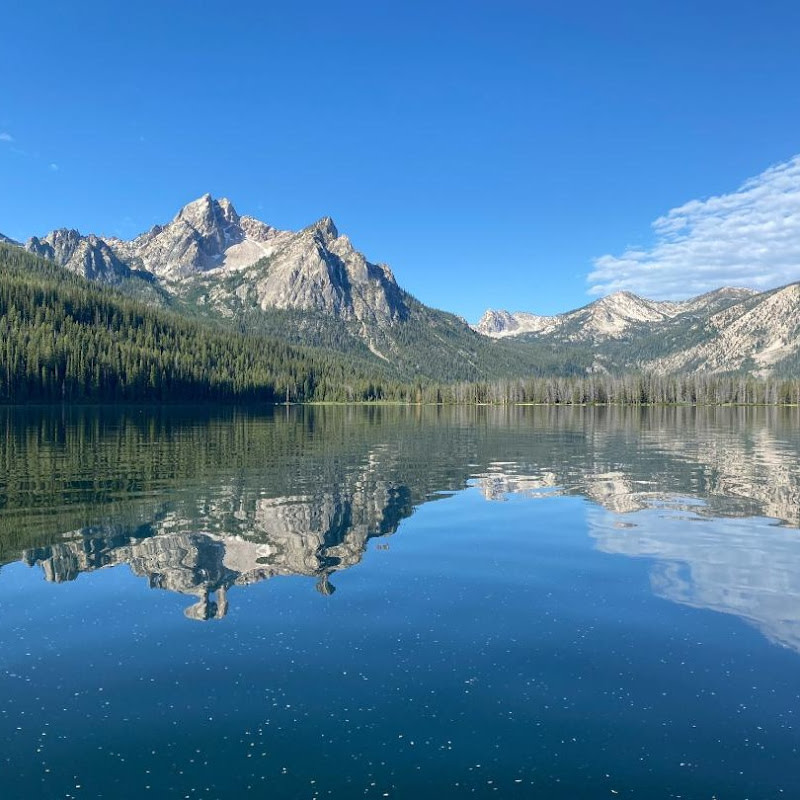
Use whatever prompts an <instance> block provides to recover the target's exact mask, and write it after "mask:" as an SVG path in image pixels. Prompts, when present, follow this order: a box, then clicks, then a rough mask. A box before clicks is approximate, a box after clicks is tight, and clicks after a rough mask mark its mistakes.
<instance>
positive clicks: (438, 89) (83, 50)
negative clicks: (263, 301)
mask: <svg viewBox="0 0 800 800" xmlns="http://www.w3.org/2000/svg"><path fill="white" fill-rule="evenodd" d="M117 8H118V6H117V4H112V3H107V2H80V1H79V2H75V3H70V4H66V3H55V2H51V3H44V2H39V1H37V0H28V2H26V3H25V4H22V3H19V2H14V3H11V4H6V7H5V8H4V10H3V24H2V31H0V76H2V77H0V232H2V233H5V234H6V235H9V236H12V237H14V238H27V237H28V236H30V235H32V234H43V233H45V232H47V231H48V230H50V229H52V228H54V227H59V226H67V227H76V228H78V229H79V230H81V231H82V232H96V233H104V234H116V235H120V236H124V237H130V236H133V235H135V234H136V233H139V232H141V231H143V230H145V229H147V228H149V227H150V226H151V225H152V224H154V223H156V222H165V221H167V220H169V219H171V218H172V217H173V216H174V214H175V213H176V212H177V210H178V208H179V207H180V206H182V205H183V204H185V203H186V202H188V201H189V200H191V199H194V198H195V197H198V196H200V195H201V194H203V193H205V192H207V191H209V192H211V193H212V194H213V195H215V196H225V197H229V198H230V199H231V200H232V201H233V203H234V205H235V206H236V208H237V210H238V211H239V212H240V213H247V214H252V215H254V216H257V217H259V218H261V219H263V220H265V221H267V222H269V223H271V224H273V225H276V226H279V227H286V228H300V227H303V226H305V225H306V224H309V223H310V222H312V221H314V220H315V219H317V218H318V217H321V216H323V215H326V214H330V215H331V216H332V217H333V218H334V219H335V220H336V223H337V225H338V227H339V229H340V231H342V232H345V233H347V234H349V235H350V237H351V238H352V239H353V242H354V244H355V245H356V246H357V247H358V248H359V249H361V250H363V251H364V252H365V254H366V255H367V256H368V257H369V258H370V259H371V260H375V261H385V262H388V263H389V264H390V265H391V266H392V268H393V270H394V272H395V275H396V277H397V279H398V282H399V283H400V284H401V285H402V286H403V287H404V288H406V289H408V290H409V291H410V292H412V294H414V295H415V296H417V297H418V298H419V299H421V300H422V301H424V302H426V303H428V304H430V305H434V306H437V307H440V308H446V309H448V310H452V311H455V312H457V313H459V314H462V315H463V316H465V317H467V318H468V319H469V320H475V319H477V317H478V316H479V315H480V314H481V312H482V311H483V310H484V309H485V308H486V307H494V308H508V309H513V310H528V311H534V312H538V313H554V312H558V311H563V310H566V309H568V308H574V307H576V306H579V305H582V304H584V303H586V302H588V301H589V300H591V299H592V298H593V297H594V296H595V295H596V294H602V293H604V292H606V291H611V290H614V289H617V288H630V289H632V290H638V291H642V292H644V293H648V292H649V293H650V294H651V295H652V296H670V295H679V294H682V293H683V294H685V293H686V292H687V291H688V288H687V287H690V288H691V289H692V290H694V289H704V288H706V287H710V285H711V284H712V283H713V284H715V285H721V284H724V283H731V282H732V283H737V282H738V283H750V284H753V283H755V282H757V281H760V282H761V284H768V283H772V284H773V285H777V283H780V282H787V281H788V280H799V279H800V270H798V274H797V275H796V276H794V275H793V273H792V269H793V267H792V263H795V262H793V261H792V259H793V258H794V254H793V251H792V249H791V246H790V244H789V243H790V242H794V241H800V205H798V203H797V202H796V201H797V197H798V195H800V184H799V183H798V181H800V178H799V177H798V176H799V175H800V165H798V164H797V162H793V161H792V158H793V157H794V156H795V155H796V154H797V153H798V152H800V143H799V142H798V137H800V133H798V132H800V99H798V93H797V80H798V76H800V47H798V46H797V35H796V34H797V30H800V4H797V3H790V2H775V1H774V0H773V1H770V0H767V2H762V3H759V4H755V3H731V2H729V1H728V2H717V1H716V0H704V2H702V3H697V2H691V3H689V2H682V1H681V0H677V1H676V2H672V3H651V2H644V1H643V0H631V2H616V1H615V0H607V2H604V3H597V2H594V1H592V2H564V1H563V0H562V1H561V2H548V1H545V2H534V0H528V2H510V1H508V0H496V1H495V2H491V3H490V2H469V1H468V0H461V1H460V2H457V3H456V2H447V1H445V2H436V3H431V2H425V3H422V2H416V0H406V2H403V3H391V4H390V3H384V2H379V1H378V0H370V2H341V3H317V2H296V3H286V2H282V3H267V2H258V3H250V2H247V0H241V1H240V2H238V3H236V4H234V5H229V6H227V7H226V6H224V5H222V4H219V3H204V2H198V1H195V2H191V3H190V2H149V0H140V2H137V3H136V4H127V5H126V6H125V10H124V12H122V11H118V10H116V9H117ZM776 165H777V169H778V172H779V174H778V176H777V179H776V177H775V174H774V172H766V173H765V170H768V169H769V168H770V167H775V166H776ZM748 179H750V180H751V183H752V181H753V180H755V186H754V187H753V186H752V185H751V188H750V189H749V190H748V189H747V188H746V187H745V190H744V193H742V192H737V190H738V189H739V187H741V186H742V184H743V183H744V182H745V181H747V180H748ZM778 179H779V180H778ZM776 180H778V183H779V184H780V186H778V187H777V188H776V184H775V181H776ZM764 186H766V189H764V188H763V187H764ZM795 190H797V191H795ZM775 191H777V192H778V194H779V197H778V199H777V202H776V200H775V195H774V192H775ZM748 192H749V193H748ZM765 192H766V195H765ZM770 192H773V193H772V194H770ZM714 196H718V197H717V198H716V201H714V200H712V201H708V198H713V197H714ZM765 197H766V201H768V202H766V201H765ZM693 201H700V203H699V206H698V205H696V204H695V205H692V203H693ZM687 203H688V204H689V206H688V211H687V210H686V208H687V206H686V204H687ZM709 203H710V204H709ZM753 203H756V205H757V208H756V209H755V212H757V213H755V212H753V213H754V214H755V218H757V220H759V221H760V225H761V227H760V228H758V230H757V233H758V231H760V232H761V233H758V236H760V235H761V234H763V235H764V236H766V238H765V239H764V240H763V242H761V240H760V239H758V238H756V239H755V240H754V239H752V237H751V238H750V239H747V241H748V242H749V243H750V244H751V245H752V246H751V247H750V250H751V251H752V253H751V255H752V258H750V257H749V256H748V258H749V259H750V260H747V263H744V261H743V258H742V257H741V253H742V248H741V244H742V237H743V236H744V237H746V236H749V235H750V234H748V233H747V232H748V231H750V232H752V231H753V230H755V229H754V228H753V222H752V220H753V217H752V216H748V214H750V212H751V211H753V209H752V206H753ZM681 209H684V210H683V211H681ZM670 212H673V213H672V217H671V219H672V222H671V223H668V224H667V223H664V222H663V221H662V222H660V223H659V224H658V225H656V227H655V228H654V227H653V223H654V222H655V221H657V220H659V219H660V218H662V219H663V218H665V217H666V218H667V219H670V217H669V215H670ZM719 215H722V217H721V223H720V224H718V219H720V217H719ZM742 215H744V216H742ZM770 215H772V216H770ZM773 217H775V219H778V220H779V221H780V222H779V224H780V226H782V227H781V231H782V234H781V236H776V235H775V219H773ZM675 220H679V222H680V224H676V223H675ZM794 226H796V227H794ZM698 231H699V232H698ZM719 231H723V232H724V231H727V232H728V233H727V234H725V235H726V236H728V239H726V242H727V243H728V244H727V249H726V247H722V248H720V247H719V243H718V241H717V236H718V232H719ZM795 233H797V234H798V235H797V236H795V235H794V234H795ZM698 236H700V237H701V238H700V239H698ZM753 242H755V244H753ZM775 248H778V249H779V250H780V252H779V253H777V254H776V251H775ZM780 248H783V249H780ZM711 251H713V253H714V258H713V259H711V261H712V262H713V263H710V262H709V263H707V262H708V259H709V253H710V252H711ZM767 251H768V256H769V259H768V261H767V262H762V261H759V258H761V257H762V256H763V254H764V252H767ZM737 253H738V254H739V257H738V260H737V257H736V256H737ZM759 254H761V255H759ZM753 258H754V259H755V261H753V260H752V259H753ZM714 259H716V260H714ZM729 260H732V261H731V263H730V264H729V263H728V261H729ZM734 262H735V263H734ZM798 265H800V253H798V258H797V261H796V263H795V267H794V268H795V269H797V268H798ZM697 275H701V276H704V277H703V279H702V280H701V279H700V278H698V279H697V280H694V279H693V276H695V277H696V276H697ZM590 276H591V277H590ZM653 276H656V278H657V280H656V279H654V277H653ZM590 290H593V292H594V294H591V293H590Z"/></svg>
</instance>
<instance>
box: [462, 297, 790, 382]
mask: <svg viewBox="0 0 800 800" xmlns="http://www.w3.org/2000/svg"><path fill="white" fill-rule="evenodd" d="M475 330H477V331H478V332H480V333H482V334H483V335H485V336H488V337H491V338H494V339H504V340H505V341H507V342H512V341H513V342H517V343H518V344H519V346H520V347H524V346H526V345H530V344H531V343H536V344H538V345H539V346H544V345H547V346H551V347H555V348H559V349H561V350H562V351H564V352H569V351H571V350H574V349H576V348H580V347H590V348H591V349H592V352H593V354H594V359H593V363H592V367H591V370H592V371H598V372H614V371H625V370H631V369H636V370H645V371H652V372H655V373H659V374H669V373H678V372H688V371H701V372H708V373H730V372H748V373H751V374H754V375H757V376H759V377H767V376H769V375H773V374H777V375H788V374H791V373H793V372H795V371H796V368H797V366H798V365H800V284H791V285H789V286H785V287H782V288H779V289H773V290H770V291H767V292H762V293H758V292H755V291H753V290H752V289H742V288H730V287H725V288H722V289H718V290H716V291H713V292H708V293H706V294H703V295H700V296H698V297H694V298H691V299H689V300H684V301H681V302H671V301H653V300H647V299H645V298H641V297H637V296H636V295H634V294H631V293H630V292H617V293H616V294H612V295H609V296H607V297H604V298H602V299H600V300H597V301H595V302H594V303H590V304H589V305H587V306H584V307H583V308H580V309H577V310H575V311H570V312H567V313H565V314H559V315H557V316H552V317H542V316H537V315H535V314H530V313H527V312H508V311H496V310H488V311H486V313H485V314H484V315H483V317H482V318H481V319H480V321H479V322H478V323H477V324H476V325H475Z"/></svg>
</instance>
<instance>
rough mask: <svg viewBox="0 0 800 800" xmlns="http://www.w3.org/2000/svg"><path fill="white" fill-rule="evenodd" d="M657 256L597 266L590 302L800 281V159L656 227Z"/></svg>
mask: <svg viewBox="0 0 800 800" xmlns="http://www.w3.org/2000/svg"><path fill="white" fill-rule="evenodd" d="M653 230H654V231H655V234H656V243H655V245H654V246H653V247H652V248H649V249H644V248H634V247H629V248H628V249H626V250H625V252H624V253H623V254H622V255H621V256H612V255H604V256H601V257H600V258H596V259H595V260H594V270H593V271H592V272H591V273H590V274H589V276H588V281H589V284H590V288H589V291H590V293H591V294H607V293H609V292H616V291H620V290H628V291H632V292H635V293H636V294H642V295H644V296H646V297H651V298H655V299H667V298H669V299H681V298H685V297H690V296H692V295H696V294H702V293H703V292H707V291H711V290H712V289H717V288H719V287H720V286H747V287H750V288H753V289H769V288H771V287H773V286H781V285H783V284H786V283H792V282H794V281H800V155H798V156H795V157H794V158H792V159H791V160H789V161H787V162H785V163H783V164H777V165H776V166H774V167H770V168H769V169H767V170H766V171H764V172H762V173H761V174H760V175H758V176H756V177H755V178H750V179H749V180H748V181H745V183H744V184H742V186H740V187H739V189H737V190H736V191H735V192H731V193H730V194H723V195H719V196H717V197H710V198H708V199H707V200H691V201H690V202H688V203H686V204H684V205H682V206H680V207H678V208H673V209H672V210H671V211H669V212H668V213H667V214H665V215H664V216H663V217H659V218H658V219H657V220H656V221H655V222H654V223H653Z"/></svg>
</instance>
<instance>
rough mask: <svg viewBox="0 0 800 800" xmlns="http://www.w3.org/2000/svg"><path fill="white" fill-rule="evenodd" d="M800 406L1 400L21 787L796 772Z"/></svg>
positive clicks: (3, 679) (786, 782)
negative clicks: (132, 404)
mask: <svg viewBox="0 0 800 800" xmlns="http://www.w3.org/2000/svg"><path fill="white" fill-rule="evenodd" d="M799 524H800V411H798V410H797V409H789V410H776V409H748V410H745V409H698V410H695V409H674V408H673V409H649V410H648V409H645V410H623V409H579V408H575V409H548V408H526V409H513V410H498V409H435V408H428V409H418V408H306V409H294V408H293V409H288V410H286V409H280V410H278V411H276V412H275V413H268V412H267V413H263V414H259V413H256V412H249V411H240V410H237V411H233V410H230V411H226V412H220V413H212V412H197V411H194V412H188V411H181V410H177V409H173V410H166V411H153V410H145V409H136V408H130V409H125V410H111V409H71V410H65V411H64V410H60V409H59V410H46V411H43V410H27V411H22V410H6V411H2V410H0V564H2V567H0V796H2V797H3V798H23V797H26V798H27V797H43V798H49V797H53V798H63V797H108V798H127V797H131V798H133V797H136V798H139V797H145V796H152V797H173V796H174V797H239V796H254V797H270V798H316V797H322V798H325V797H335V798H358V797H367V798H382V797H394V798H418V797H435V798H451V797H452V798H457V797H520V798H529V797H541V798H604V797H608V798H614V797H640V798H662V797H663V798H670V797H681V798H718V799H719V800H726V799H727V798H752V799H753V800H761V798H779V797H780V798H797V797H800V762H799V761H798V747H799V746H800V732H799V731H798V724H799V723H800V719H798V717H800V531H798V525H799Z"/></svg>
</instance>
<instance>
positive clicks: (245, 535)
mask: <svg viewBox="0 0 800 800" xmlns="http://www.w3.org/2000/svg"><path fill="white" fill-rule="evenodd" d="M799 420H800V412H798V410H797V409H690V408H660V409H608V408H597V409H581V408H564V409H554V408H520V409H441V408H439V409H435V408H430V409H419V408H349V409H336V408H322V409H319V408H307V409H294V410H292V411H290V412H288V413H283V411H281V412H279V413H275V414H266V415H257V414H250V413H246V412H242V411H235V412H234V411H232V412H229V413H227V414H219V415H213V414H210V413H209V414H201V413H196V412H195V413H193V414H188V413H182V412H179V411H177V410H175V411H161V412H158V413H156V412H148V411H130V412H124V411H117V412H112V411H109V410H82V411H81V410H74V411H71V412H12V411H6V412H2V416H0V428H3V429H4V431H3V433H4V436H3V437H2V441H0V463H1V464H2V466H3V467H4V474H5V475H6V476H7V477H6V478H5V482H4V483H3V484H2V485H0V491H2V494H0V558H1V559H2V561H3V562H6V563H7V562H10V561H14V560H22V561H24V562H25V563H27V564H29V565H39V566H40V567H41V568H42V570H43V571H44V575H45V577H46V578H47V580H50V581H55V582H62V581H71V580H74V579H75V578H77V577H78V576H79V575H80V574H81V573H82V572H88V571H92V570H97V569H100V568H102V567H107V566H115V565H120V564H128V565H129V566H130V568H131V570H132V571H133V573H134V574H136V575H137V576H141V577H144V578H146V579H147V581H148V583H149V585H150V586H151V587H153V588H160V589H169V590H170V591H174V592H180V593H182V594H186V595H189V596H192V597H193V598H196V600H195V602H193V604H192V605H191V606H190V607H189V608H187V610H186V612H185V613H186V615H187V617H190V618H193V619H200V620H208V619H215V618H221V617H223V616H225V613H226V611H227V608H228V600H227V591H228V589H230V588H231V587H234V586H247V585H249V584H251V583H255V582H258V581H263V580H266V579H268V578H272V577H276V576H286V575H302V576H308V577H312V578H315V579H316V586H317V588H318V590H319V591H320V592H321V593H323V594H331V593H333V591H334V584H333V582H332V580H331V578H332V576H333V575H334V573H335V572H337V571H340V570H344V569H347V568H348V567H351V566H354V565H356V564H358V563H359V562H360V561H361V559H362V557H363V555H364V553H365V551H366V549H367V547H368V542H369V540H370V539H371V538H374V537H381V536H387V535H389V534H392V533H394V532H395V531H397V529H398V527H399V526H400V524H401V523H402V521H403V520H404V519H405V518H407V517H409V516H410V515H411V514H412V513H413V511H414V509H415V508H418V507H420V506H421V505H423V504H425V503H427V502H430V501H432V500H436V499H441V498H443V497H446V496H448V494H449V493H452V492H457V491H461V490H465V489H469V490H470V491H473V492H474V491H479V492H481V493H482V494H483V496H484V497H485V498H486V499H487V500H491V501H496V500H504V499H507V498H510V497H514V496H517V497H530V498H541V497H553V496H561V495H569V496H576V497H583V498H586V499H587V501H589V502H588V505H587V509H588V510H587V513H586V517H587V532H588V534H589V536H591V537H592V539H593V540H594V542H595V544H596V547H597V548H598V549H599V550H601V551H603V552H606V553H612V554H622V555H627V556H642V557H646V558H649V559H652V560H653V561H654V562H655V563H654V566H653V567H652V569H651V578H652V587H653V590H654V591H655V593H656V594H658V595H659V596H661V597H664V598H666V599H669V600H671V601H674V602H678V603H683V604H686V605H691V606H695V607H700V608H708V609H713V610H716V611H720V612H725V613H730V614H735V615H738V616H739V617H742V618H744V619H746V620H748V621H750V622H751V623H753V624H755V625H756V626H757V627H758V628H759V629H760V630H761V631H762V632H763V633H764V635H765V636H767V637H768V638H769V639H770V640H772V641H775V642H779V643H781V644H783V645H785V646H787V647H791V648H793V649H795V650H798V651H800V602H798V600H800V534H799V533H798V530H797V526H798V518H799V517H798V515H799V513H800V511H799V510H800V458H798V455H800V434H799V433H798V431H800V425H798V421H799ZM470 487H471V488H470ZM529 508H530V514H531V515H536V513H537V510H536V508H537V504H536V502H531V503H530V504H529ZM65 522H68V523H71V524H69V525H68V526H66V527H65ZM0 580H1V578H0Z"/></svg>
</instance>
